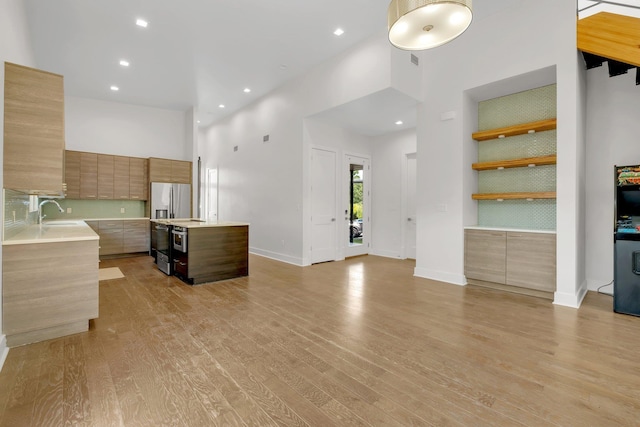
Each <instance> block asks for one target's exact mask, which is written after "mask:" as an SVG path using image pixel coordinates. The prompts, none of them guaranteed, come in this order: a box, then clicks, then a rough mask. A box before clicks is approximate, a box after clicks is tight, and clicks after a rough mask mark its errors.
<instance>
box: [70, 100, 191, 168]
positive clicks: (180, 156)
mask: <svg viewBox="0 0 640 427" xmlns="http://www.w3.org/2000/svg"><path fill="white" fill-rule="evenodd" d="M188 116H189V114H188V113H187V112H184V111H175V110H165V109H160V108H151V107H143V106H138V105H131V104H123V103H119V102H108V101H99V100H94V99H87V98H77V97H72V96H67V97H65V133H66V135H65V136H66V148H67V150H78V151H89V152H96V153H104V154H117V155H121V156H132V157H161V158H169V159H176V160H189V161H191V160H192V156H193V138H191V139H188V135H187V134H188V132H189V127H188V126H187V119H188Z"/></svg>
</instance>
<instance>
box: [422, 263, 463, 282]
mask: <svg viewBox="0 0 640 427" xmlns="http://www.w3.org/2000/svg"><path fill="white" fill-rule="evenodd" d="M413 275H414V276H416V277H422V278H424V279H431V280H437V281H438V282H445V283H451V284H452V285H458V286H466V285H467V278H466V277H465V276H464V274H452V273H447V272H445V271H434V270H429V269H426V268H420V267H416V268H415V269H414V270H413Z"/></svg>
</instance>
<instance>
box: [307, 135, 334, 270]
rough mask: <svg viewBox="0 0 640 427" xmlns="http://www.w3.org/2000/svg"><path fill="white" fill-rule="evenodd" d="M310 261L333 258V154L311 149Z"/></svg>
mask: <svg viewBox="0 0 640 427" xmlns="http://www.w3.org/2000/svg"><path fill="white" fill-rule="evenodd" d="M311 224H312V232H311V263H312V264H315V263H319V262H325V261H335V259H336V153H335V152H334V151H329V150H323V149H318V148H313V149H312V150H311Z"/></svg>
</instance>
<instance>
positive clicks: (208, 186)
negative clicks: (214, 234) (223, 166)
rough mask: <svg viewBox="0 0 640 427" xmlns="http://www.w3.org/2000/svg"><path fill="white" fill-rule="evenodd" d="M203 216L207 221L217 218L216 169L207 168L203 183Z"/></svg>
mask: <svg viewBox="0 0 640 427" xmlns="http://www.w3.org/2000/svg"><path fill="white" fill-rule="evenodd" d="M204 190H205V191H204V206H205V214H204V217H205V218H206V219H208V220H209V221H217V219H218V169H209V168H207V171H206V176H205V184H204Z"/></svg>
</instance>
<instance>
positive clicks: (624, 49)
mask: <svg viewBox="0 0 640 427" xmlns="http://www.w3.org/2000/svg"><path fill="white" fill-rule="evenodd" d="M578 49H579V50H581V51H583V52H588V53H592V54H594V55H598V56H602V57H605V58H609V59H613V60H615V61H619V62H624V63H626V64H631V65H634V66H636V67H640V18H633V17H631V16H625V15H617V14H615V13H609V12H600V13H597V14H595V15H591V16H589V17H587V18H583V19H580V20H578Z"/></svg>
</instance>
